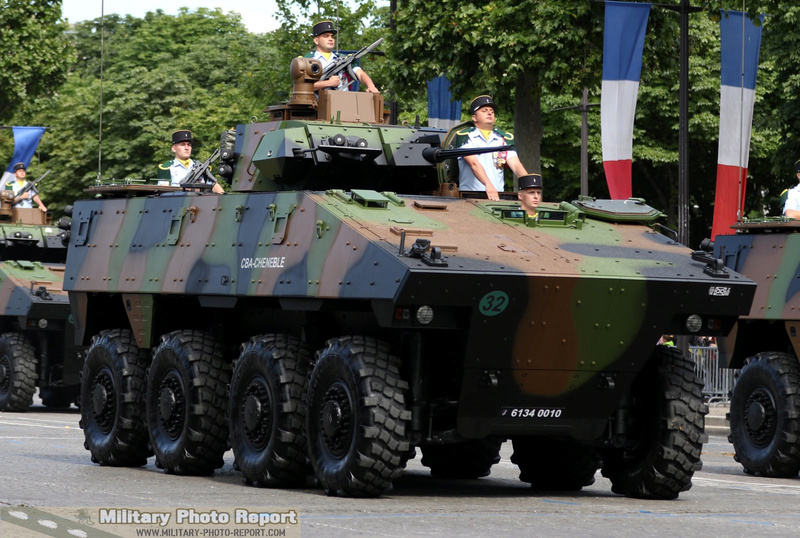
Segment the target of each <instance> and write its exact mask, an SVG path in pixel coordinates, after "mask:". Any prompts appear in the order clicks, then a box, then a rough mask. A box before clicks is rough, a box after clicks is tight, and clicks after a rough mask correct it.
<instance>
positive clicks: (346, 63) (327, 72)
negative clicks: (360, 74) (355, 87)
mask: <svg viewBox="0 0 800 538" xmlns="http://www.w3.org/2000/svg"><path fill="white" fill-rule="evenodd" d="M381 43H383V38H382V37H381V38H380V39H378V40H377V41H375V42H374V43H373V44H371V45H367V46H366V47H364V48H362V49H360V50H358V51H356V52H354V53H353V54H348V55H347V56H344V57H341V58H339V59H337V60H336V61H335V62H333V63H332V64H330V65H328V67H326V68H325V69H324V70H323V71H322V76H321V77H320V80H327V79H329V78H331V77H334V76H338V75H341V74H342V73H343V72H345V71H347V72H348V73H349V74H350V76H351V77H352V78H353V79H354V80H355V73H353V62H355V61H356V60H358V59H359V58H361V57H362V56H365V55H367V54H369V53H370V52H372V50H373V49H375V47H377V46H378V45H380V44H381Z"/></svg>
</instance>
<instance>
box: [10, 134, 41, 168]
mask: <svg viewBox="0 0 800 538" xmlns="http://www.w3.org/2000/svg"><path fill="white" fill-rule="evenodd" d="M12 129H13V131H14V155H13V157H12V158H11V162H10V163H8V168H6V172H8V173H9V174H13V173H14V165H15V164H16V163H20V162H22V163H25V168H27V167H28V165H30V164H31V159H32V158H33V154H34V153H36V148H37V147H39V141H40V140H41V139H42V135H43V134H44V127H12Z"/></svg>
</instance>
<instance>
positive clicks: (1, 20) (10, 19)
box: [0, 0, 72, 122]
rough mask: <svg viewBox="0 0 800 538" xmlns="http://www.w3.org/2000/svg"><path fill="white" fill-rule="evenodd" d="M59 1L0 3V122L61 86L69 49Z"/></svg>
mask: <svg viewBox="0 0 800 538" xmlns="http://www.w3.org/2000/svg"><path fill="white" fill-rule="evenodd" d="M60 19H61V0H0V121H2V122H5V121H6V119H7V118H9V117H11V116H12V115H13V113H14V112H15V111H16V110H18V109H19V108H20V107H21V106H23V105H24V104H26V103H28V102H30V101H31V100H33V99H35V98H37V97H41V96H45V95H50V94H52V93H53V92H54V91H56V90H57V89H58V88H59V86H61V84H62V83H63V82H64V78H65V76H66V72H67V66H68V64H69V61H70V55H71V53H72V48H71V44H70V42H69V40H68V39H67V38H66V35H65V33H64V32H65V31H66V30H67V25H66V24H65V23H64V22H62V21H61V20H60Z"/></svg>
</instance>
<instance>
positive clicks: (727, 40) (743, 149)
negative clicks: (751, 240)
mask: <svg viewBox="0 0 800 538" xmlns="http://www.w3.org/2000/svg"><path fill="white" fill-rule="evenodd" d="M760 21H761V22H763V21H764V16H763V15H761V16H760ZM720 34H721V36H720V46H721V48H722V86H721V90H720V104H719V108H720V111H719V154H718V157H717V191H716V196H715V201H714V224H713V226H712V228H711V237H716V236H718V235H730V234H733V233H734V232H733V230H732V229H731V225H732V224H734V223H735V222H736V221H737V219H738V217H739V216H740V215H741V211H742V208H743V207H744V193H745V187H746V186H747V164H748V161H749V159H750V133H751V131H752V124H753V103H754V101H755V96H756V74H757V73H758V55H759V51H760V50H761V25H758V26H756V24H755V23H754V22H753V21H752V20H750V19H749V18H747V16H746V15H745V14H743V13H742V12H741V11H728V12H726V11H722V17H721V19H720Z"/></svg>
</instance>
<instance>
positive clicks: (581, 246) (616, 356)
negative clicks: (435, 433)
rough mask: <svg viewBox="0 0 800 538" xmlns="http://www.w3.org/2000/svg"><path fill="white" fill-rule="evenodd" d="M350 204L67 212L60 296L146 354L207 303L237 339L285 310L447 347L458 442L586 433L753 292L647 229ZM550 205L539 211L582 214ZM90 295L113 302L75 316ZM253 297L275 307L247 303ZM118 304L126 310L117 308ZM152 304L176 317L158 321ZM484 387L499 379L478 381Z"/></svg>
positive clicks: (214, 204)
mask: <svg viewBox="0 0 800 538" xmlns="http://www.w3.org/2000/svg"><path fill="white" fill-rule="evenodd" d="M362 194H363V195H364V196H365V197H366V198H369V199H383V200H382V202H383V203H385V207H380V208H368V207H363V206H362V205H360V204H359V203H357V202H354V201H353V200H352V198H351V196H350V194H349V193H344V192H343V191H329V192H278V193H251V194H238V193H234V194H228V195H225V196H212V195H199V194H194V193H180V192H170V193H164V194H162V195H161V196H155V197H146V198H122V199H107V200H87V201H80V202H78V203H77V204H76V206H75V211H74V213H73V221H74V222H75V223H76V226H77V228H73V233H72V238H71V244H70V254H69V260H68V264H67V267H68V268H67V274H66V277H65V286H64V287H65V289H66V290H68V291H69V292H70V295H71V297H72V298H73V303H74V304H75V305H76V311H79V312H81V314H80V315H79V316H78V319H77V320H76V326H77V327H78V328H79V330H81V331H83V334H82V335H81V339H82V340H84V341H85V340H86V338H87V337H88V336H91V335H93V334H95V333H97V332H98V331H99V330H101V329H106V328H109V327H111V326H113V325H109V324H108V323H109V322H110V321H112V320H113V322H115V323H117V324H119V325H120V326H122V325H125V324H130V326H131V327H133V328H134V329H135V336H136V339H137V342H138V344H139V346H140V347H142V348H150V347H152V346H153V345H154V344H155V343H156V341H157V339H158V337H159V336H160V335H161V334H164V333H165V332H168V331H169V330H173V329H177V328H178V327H181V326H182V323H183V324H185V326H192V327H193V326H195V325H194V323H201V322H200V321H199V320H195V318H194V316H193V314H191V313H185V314H184V312H186V310H188V311H190V312H199V311H200V310H202V308H201V307H202V306H204V305H208V306H210V305H213V306H210V307H209V308H207V309H206V310H207V311H208V312H206V314H204V315H205V316H209V319H210V318H214V317H215V316H218V318H219V319H220V320H224V321H221V323H223V324H224V332H225V335H226V337H232V341H233V342H236V341H244V340H246V339H247V338H248V337H249V335H248V334H247V333H239V332H237V329H239V328H245V327H247V328H252V331H253V333H252V334H256V333H257V332H258V330H259V327H260V330H261V331H263V330H266V329H267V327H264V325H268V328H269V329H270V330H272V329H276V330H277V327H281V328H282V329H283V330H287V331H291V332H296V331H298V330H299V329H300V327H299V326H297V325H295V324H296V323H297V318H293V317H291V316H289V317H288V318H287V320H283V321H282V320H280V319H278V318H280V316H281V311H284V310H285V311H290V312H291V311H294V312H295V313H297V314H301V320H302V323H301V324H300V325H301V326H302V324H303V323H308V322H309V321H310V320H316V322H317V323H321V324H322V325H328V324H330V329H331V330H330V332H328V330H326V329H325V328H321V329H318V330H319V331H321V332H322V334H323V335H324V336H325V337H330V336H333V335H336V334H339V333H338V332H337V331H338V330H339V328H338V325H339V324H340V323H341V320H338V319H337V318H338V316H340V315H341V312H342V311H347V310H350V311H352V312H353V315H354V316H355V314H356V313H358V315H359V316H360V317H362V318H363V317H364V314H365V313H366V314H367V315H366V320H364V319H358V320H353V321H349V322H347V323H345V325H346V326H347V325H348V324H349V325H350V328H351V329H357V330H361V331H366V332H369V333H371V334H382V335H383V334H387V335H389V336H386V338H387V339H389V340H390V341H391V340H392V339H393V338H394V337H393V336H391V334H392V333H393V332H394V333H396V334H399V333H401V332H402V331H404V330H422V331H425V332H428V333H437V332H440V333H441V338H448V339H451V338H452V339H454V340H455V341H454V342H453V343H452V344H453V346H454V347H455V348H458V349H459V350H462V351H463V357H462V359H461V361H462V366H463V369H464V374H463V379H462V384H461V388H460V392H461V398H460V400H461V401H462V402H463V403H462V405H461V406H460V408H459V430H460V432H461V433H462V434H463V435H464V436H466V437H481V436H485V435H489V434H510V433H514V432H517V431H525V432H536V431H540V430H545V429H549V428H553V427H555V428H559V429H563V430H564V432H565V433H570V434H571V435H573V436H574V437H577V438H586V439H591V438H595V437H597V436H599V435H600V434H601V433H602V431H603V429H604V428H605V427H606V422H607V418H608V416H609V415H610V414H611V413H612V412H613V410H614V409H615V408H616V407H617V406H618V405H619V402H620V400H621V398H622V396H623V395H624V394H625V392H626V391H627V389H628V388H629V385H630V383H631V382H632V380H633V377H634V376H635V374H636V373H637V372H638V371H640V370H641V368H642V365H643V363H644V361H646V359H647V358H648V356H649V354H650V351H651V350H652V348H653V346H654V344H655V342H656V341H657V340H658V338H659V337H660V336H661V334H662V333H666V332H670V333H675V334H681V333H685V332H686V331H685V330H684V329H683V328H682V323H683V320H685V318H686V316H688V315H690V314H699V315H701V316H703V317H704V319H705V320H706V323H711V324H712V326H714V323H716V329H714V330H713V331H711V332H714V333H716V334H722V333H723V332H724V331H726V330H727V329H728V328H730V326H731V325H732V324H733V322H734V321H735V319H736V315H737V313H742V312H744V311H745V310H746V308H747V305H749V301H750V296H751V294H752V292H753V289H752V288H753V286H752V285H751V284H750V283H749V282H747V281H746V280H744V279H742V278H741V277H740V276H739V275H736V274H732V275H731V277H730V278H728V279H718V278H711V277H708V276H705V275H704V274H703V265H702V264H701V263H698V262H694V261H692V260H691V259H690V257H689V255H688V251H687V249H686V248H685V247H682V246H680V245H678V244H676V243H674V242H673V241H671V240H669V239H667V238H666V237H665V236H663V235H661V234H658V233H656V232H654V231H652V230H651V229H650V228H648V227H646V226H641V225H638V224H617V223H611V222H602V221H598V220H593V219H589V218H585V217H584V221H583V222H582V225H581V226H580V228H577V227H574V226H565V225H562V226H527V225H525V224H524V223H523V222H522V219H521V218H516V219H513V218H512V219H503V218H501V217H499V214H500V212H501V211H502V210H513V209H518V207H519V205H518V203H515V202H507V201H502V202H495V203H491V202H487V201H485V200H482V201H478V200H466V199H445V198H438V199H431V200H428V199H426V198H424V197H410V196H395V195H389V196H386V197H384V196H383V195H381V194H379V193H377V192H374V191H365V192H363V193H362ZM392 200H396V201H395V202H393V201H392ZM398 202H399V203H398ZM426 204H430V205H429V206H426ZM562 207H563V208H566V209H560V208H559V206H558V205H554V204H549V205H545V206H544V208H548V209H550V210H552V211H553V212H566V211H571V212H573V213H579V212H580V210H579V209H578V208H577V207H574V206H571V205H569V204H564V205H563V206H562ZM401 229H405V230H406V248H408V247H410V246H411V243H412V242H413V241H414V240H415V239H416V238H417V237H421V238H426V239H429V240H430V241H431V245H432V246H439V247H441V248H442V249H443V251H444V252H445V253H446V257H447V267H430V266H428V265H426V264H425V263H423V262H422V261H421V260H419V259H415V258H409V257H404V256H399V255H398V251H399V248H400V236H399V233H398V230H401ZM676 281H679V282H680V286H677V285H676ZM717 288H722V289H724V293H718V292H717ZM95 294H114V295H115V296H116V297H117V298H116V299H114V300H113V301H112V302H110V303H109V305H110V306H108V307H104V308H103V309H102V310H101V309H94V310H93V309H92V308H89V309H88V314H87V313H86V312H87V308H86V305H87V304H88V305H91V302H92V301H93V297H94V296H95ZM170 297H173V298H174V300H171V299H170ZM254 297H261V298H264V299H269V301H267V302H266V303H263V304H259V306H258V308H257V309H253V307H252V305H251V304H250V302H249V301H250V299H251V298H254ZM223 299H224V301H223ZM325 300H338V301H340V302H341V305H339V306H338V307H337V308H339V309H340V311H339V312H338V313H337V314H336V315H333V314H330V315H326V314H325V313H324V312H321V310H324V309H323V308H322V306H321V305H323V304H324V303H323V302H324V301H325ZM348 300H349V301H348ZM123 301H124V302H125V304H126V305H130V304H132V305H134V307H133V308H132V307H130V306H126V308H125V313H123ZM187 303H188V305H191V306H187ZM177 305H180V306H179V308H180V311H179V313H177V314H173V310H174V309H175V308H178V306H177ZM422 305H428V306H430V307H432V308H433V310H434V313H435V314H434V318H433V321H432V322H431V323H430V324H428V325H425V326H422V325H421V324H419V323H417V322H415V321H410V320H408V319H404V318H403V314H402V312H406V311H413V310H414V309H416V308H418V307H419V306H422ZM162 309H163V310H164V311H168V312H170V314H169V317H170V320H169V321H166V320H164V321H163V323H162V324H160V327H154V322H155V320H157V319H159V311H160V310H162ZM262 309H263V310H267V311H269V310H274V312H271V314H269V316H268V317H267V318H265V319H267V320H269V321H268V322H265V323H263V324H262V323H259V322H258V321H257V320H255V319H253V318H254V317H255V316H256V315H258V312H260V311H261V310H262ZM210 312H215V313H214V314H211V313H210ZM123 315H125V316H126V317H127V319H123ZM184 316H186V317H184ZM398 317H399V318H400V319H398ZM328 318H330V319H328ZM711 319H713V320H715V322H709V321H708V320H711ZM287 321H288V322H289V323H288V324H287ZM462 339H463V340H462ZM459 340H460V342H459ZM487 377H490V378H496V383H494V384H493V386H485V385H486V382H485V379H484V378H487ZM610 381H612V382H610ZM612 387H613V388H612ZM471 396H479V397H475V398H472V397H471ZM516 406H550V407H559V408H564V409H565V413H564V414H563V415H562V417H561V418H560V419H559V420H552V421H548V420H543V421H539V422H537V423H522V422H520V421H518V420H512V419H510V418H506V417H504V416H503V409H504V408H506V407H516ZM476 418H477V419H480V420H474V419H476ZM587 419H594V422H591V421H587Z"/></svg>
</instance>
